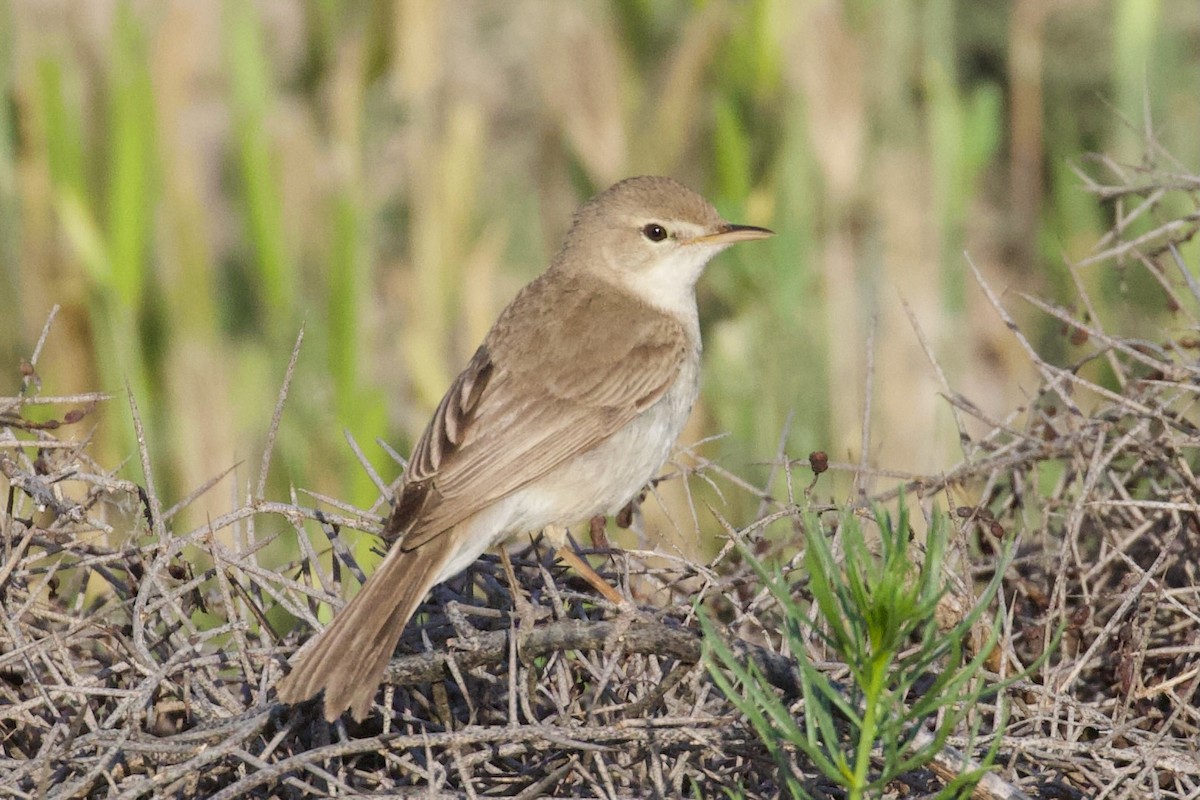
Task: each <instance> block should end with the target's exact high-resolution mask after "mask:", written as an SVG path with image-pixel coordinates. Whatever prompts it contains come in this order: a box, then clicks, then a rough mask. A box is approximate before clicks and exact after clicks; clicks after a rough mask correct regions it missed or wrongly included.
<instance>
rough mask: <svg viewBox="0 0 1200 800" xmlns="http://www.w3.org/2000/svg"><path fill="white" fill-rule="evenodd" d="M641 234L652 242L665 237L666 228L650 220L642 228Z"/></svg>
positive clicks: (659, 240)
mask: <svg viewBox="0 0 1200 800" xmlns="http://www.w3.org/2000/svg"><path fill="white" fill-rule="evenodd" d="M642 235H643V236H645V237H646V238H647V239H649V240H650V241H652V242H661V241H662V240H663V239H665V238H667V229H666V228H664V227H663V226H662V225H659V224H658V223H657V222H651V223H650V224H649V225H647V226H646V227H644V228H642Z"/></svg>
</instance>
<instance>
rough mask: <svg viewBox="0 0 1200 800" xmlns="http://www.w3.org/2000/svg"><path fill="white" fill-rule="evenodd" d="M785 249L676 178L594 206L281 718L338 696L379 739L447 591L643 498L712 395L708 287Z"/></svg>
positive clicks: (409, 491)
mask: <svg viewBox="0 0 1200 800" xmlns="http://www.w3.org/2000/svg"><path fill="white" fill-rule="evenodd" d="M772 235H773V232H772V231H770V230H768V229H766V228H760V227H756V226H752V225H735V224H732V223H729V222H726V221H725V220H724V219H723V218H722V217H721V215H720V214H719V213H718V212H717V210H716V209H715V208H714V207H713V205H712V204H711V203H709V202H708V201H707V200H706V199H704V197H703V196H701V195H700V194H698V193H696V192H695V191H693V190H691V189H689V188H688V187H686V186H685V185H683V184H682V183H680V182H678V181H676V180H674V179H672V178H667V177H657V176H639V177H633V178H627V179H625V180H622V181H620V182H619V183H616V184H614V185H613V186H611V187H610V188H608V189H606V190H605V191H603V192H600V193H599V194H597V195H596V196H594V197H593V198H592V199H591V200H589V201H588V202H586V203H585V204H584V205H582V206H581V207H580V208H579V210H578V211H577V212H576V213H575V215H574V218H573V220H572V223H571V226H570V228H569V230H568V232H567V234H566V236H565V238H564V239H563V243H562V246H561V248H560V249H559V251H558V253H557V254H556V255H555V256H554V258H553V259H552V260H551V262H550V265H549V267H548V268H547V269H546V270H545V271H544V272H543V273H541V275H539V276H538V277H537V278H535V279H534V280H533V281H532V282H530V283H529V284H527V285H526V286H525V287H524V288H523V289H521V290H520V292H519V293H518V294H517V295H516V297H515V298H514V299H513V301H512V302H511V303H510V304H509V305H508V306H507V307H506V308H505V309H504V311H503V312H501V314H500V316H499V318H498V319H497V320H496V322H495V324H494V325H493V326H492V328H491V330H490V331H489V332H488V334H487V336H486V337H485V339H484V341H483V343H482V344H481V345H480V347H479V349H478V350H477V351H476V352H475V354H474V356H473V357H472V358H471V360H470V362H469V363H468V364H467V366H466V368H465V369H463V371H462V373H461V374H459V375H458V377H457V378H456V379H455V380H454V382H453V383H452V384H451V386H450V388H449V390H448V391H447V392H446V394H445V396H444V397H443V398H442V400H441V402H440V403H439V404H438V406H437V409H436V411H435V412H434V414H433V418H432V419H431V420H430V422H429V424H428V426H427V427H426V429H425V431H424V433H423V434H422V435H421V438H420V439H419V440H418V441H417V444H416V446H415V447H414V449H413V451H412V453H411V457H410V459H409V462H408V465H407V469H406V471H405V474H404V477H403V481H402V483H401V484H400V486H399V488H398V489H397V490H396V497H395V502H394V505H393V508H392V511H391V513H390V515H389V516H388V518H387V520H386V521H385V523H384V527H383V535H384V539H385V540H386V541H392V542H393V544H392V545H391V547H390V548H389V549H388V551H387V553H386V555H385V556H384V558H383V560H382V561H381V562H380V564H379V566H378V568H377V569H376V570H375V572H374V573H373V574H371V576H370V577H369V578H368V579H367V581H366V582H365V583H364V584H363V586H362V588H361V589H360V590H359V592H358V593H357V594H356V595H355V596H354V597H353V598H352V599H351V600H350V602H349V603H348V604H347V605H346V606H345V607H344V608H342V610H341V611H340V612H339V613H337V614H335V616H334V617H333V619H332V621H331V622H330V623H329V625H328V626H326V627H325V629H324V630H323V631H322V632H321V633H319V634H318V636H317V638H316V640H315V642H312V643H310V644H309V646H306V647H303V648H301V650H300V651H298V652H297V654H296V655H295V657H294V658H293V662H294V663H293V666H292V669H291V671H290V672H289V673H288V674H287V675H286V676H285V677H284V678H283V679H282V680H281V681H280V682H279V684H278V686H277V697H278V698H279V700H280V701H282V702H283V703H286V704H296V703H300V702H303V701H305V700H308V699H310V698H312V697H314V696H316V695H317V694H319V693H320V692H322V691H324V709H323V710H324V716H325V718H326V719H327V720H328V721H330V722H333V721H335V720H336V719H337V718H338V717H340V715H341V714H342V713H344V712H345V711H346V710H347V709H349V710H350V711H351V713H352V715H353V717H354V719H355V720H358V721H361V720H362V719H363V718H364V717H365V716H366V714H367V713H368V712H369V710H370V707H371V703H372V701H373V699H374V697H375V693H376V690H377V689H378V688H379V685H380V683H381V682H382V680H383V675H384V672H385V671H386V668H387V663H388V660H389V659H390V658H391V655H392V652H393V650H394V649H395V647H396V645H397V643H398V642H399V640H400V636H401V634H402V633H403V631H404V628H405V626H406V625H407V624H408V622H409V620H410V618H411V617H412V615H413V613H414V612H415V611H416V608H417V606H418V605H419V604H420V603H421V601H422V600H423V598H424V597H425V595H426V594H427V593H428V592H429V590H430V589H431V588H433V587H434V586H436V585H437V584H439V583H441V582H442V581H445V580H448V579H449V578H451V577H453V576H454V575H456V574H457V573H459V572H461V571H462V570H463V569H465V568H466V567H467V566H468V565H470V564H471V563H472V562H473V561H475V560H476V559H477V558H478V557H479V556H480V555H482V554H483V553H484V551H486V550H488V549H489V548H491V547H493V546H495V545H498V544H500V543H502V542H503V541H504V540H505V539H507V538H510V537H511V536H514V535H520V534H521V533H527V532H536V531H540V530H544V529H546V530H557V531H560V532H561V531H562V530H564V526H567V525H569V524H571V523H574V522H579V521H582V520H586V519H590V518H592V517H594V516H596V515H601V514H603V515H608V514H614V513H616V512H617V511H618V510H620V509H621V508H623V507H624V506H625V505H626V504H628V503H629V501H630V500H632V499H633V498H634V497H636V496H637V495H638V494H639V493H640V492H641V491H642V490H643V489H644V488H645V486H646V484H647V483H648V482H649V481H650V480H651V479H652V478H653V477H655V475H656V474H657V473H658V471H659V470H660V469H661V468H662V466H663V464H664V463H665V462H666V460H667V458H668V456H669V455H670V453H671V449H672V447H673V446H674V444H675V441H676V439H677V438H678V436H679V435H680V433H681V432H682V430H683V427H684V424H685V423H686V422H687V419H688V416H689V415H690V413H691V410H692V406H693V404H694V403H695V401H696V397H697V395H698V392H699V385H700V356H701V340H700V320H699V315H698V313H697V307H696V291H695V287H696V283H697V281H698V280H699V278H700V277H701V275H702V273H703V272H704V269H705V267H706V265H707V264H708V262H709V261H710V260H711V259H712V258H713V256H715V255H717V253H719V252H721V251H722V250H724V249H725V248H727V247H729V246H730V245H732V244H735V243H737V242H744V241H750V240H755V239H763V238H766V237H769V236H772ZM566 551H569V548H560V555H566V554H567V552H566ZM564 560H565V559H564ZM572 563H573V564H575V565H576V566H577V569H578V568H579V566H578V565H580V564H582V566H583V568H585V569H586V570H587V571H591V570H590V568H588V567H587V566H586V562H582V560H581V559H579V558H578V557H577V556H576V557H575V558H574V559H573V560H572ZM592 574H593V575H594V574H595V573H594V572H593V573H592ZM601 580H602V579H601ZM605 585H607V584H605ZM609 589H610V591H612V590H611V587H609ZM616 596H617V597H618V598H619V597H620V596H619V595H616Z"/></svg>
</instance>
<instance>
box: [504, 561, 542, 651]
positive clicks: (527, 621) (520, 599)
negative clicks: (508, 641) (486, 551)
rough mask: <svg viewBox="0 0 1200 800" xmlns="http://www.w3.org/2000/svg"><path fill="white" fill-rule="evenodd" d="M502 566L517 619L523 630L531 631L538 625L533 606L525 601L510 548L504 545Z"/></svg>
mask: <svg viewBox="0 0 1200 800" xmlns="http://www.w3.org/2000/svg"><path fill="white" fill-rule="evenodd" d="M500 564H501V566H503V567H504V577H505V578H506V579H507V580H508V590H509V593H510V594H511V595H512V599H513V610H514V611H515V612H516V614H517V619H519V620H521V629H522V630H526V631H531V630H533V626H534V624H535V623H536V619H535V615H534V613H533V605H531V604H530V602H529V601H528V600H527V599H525V592H524V591H523V590H522V589H521V585H520V584H519V583H517V573H516V571H515V570H514V569H513V565H512V560H511V559H509V557H508V548H506V547H504V546H503V545H501V546H500Z"/></svg>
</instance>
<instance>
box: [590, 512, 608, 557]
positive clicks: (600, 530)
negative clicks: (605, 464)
mask: <svg viewBox="0 0 1200 800" xmlns="http://www.w3.org/2000/svg"><path fill="white" fill-rule="evenodd" d="M604 523H605V519H604V515H603V514H597V515H596V516H594V517H592V518H591V519H590V520H589V521H588V534H589V535H590V536H591V537H592V547H594V548H596V549H597V550H608V549H609V548H610V547H612V544H611V543H609V541H608V534H607V533H605V531H604Z"/></svg>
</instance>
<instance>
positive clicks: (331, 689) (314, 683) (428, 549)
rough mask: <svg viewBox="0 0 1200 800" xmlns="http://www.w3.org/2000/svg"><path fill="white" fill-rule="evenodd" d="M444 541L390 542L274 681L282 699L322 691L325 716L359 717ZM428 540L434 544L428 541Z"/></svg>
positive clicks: (436, 567)
mask: <svg viewBox="0 0 1200 800" xmlns="http://www.w3.org/2000/svg"><path fill="white" fill-rule="evenodd" d="M443 544H444V543H443V542H430V543H428V544H426V546H424V547H417V548H415V549H413V550H409V551H407V552H406V551H404V550H401V549H400V548H399V547H392V549H391V550H390V551H389V552H388V554H387V556H386V557H385V558H384V559H383V562H382V563H381V564H380V565H379V568H378V569H377V570H375V572H374V574H372V575H371V577H370V578H368V579H367V582H366V583H365V584H364V585H363V588H362V590H361V591H360V592H359V593H358V594H357V595H355V596H354V599H353V600H351V601H350V603H349V604H348V605H347V606H346V607H345V608H344V609H342V611H341V613H340V614H338V615H337V616H336V617H334V618H333V621H332V622H330V623H329V625H328V627H326V628H325V630H324V631H323V632H322V633H321V635H320V636H319V637H318V638H317V641H316V643H315V644H313V645H312V646H311V647H310V648H308V649H307V650H305V651H304V652H303V653H302V654H301V656H300V658H299V660H298V661H297V663H296V664H295V665H294V666H293V668H292V671H291V672H290V673H288V675H287V676H286V677H284V679H283V680H282V681H280V682H279V684H278V686H277V692H278V695H279V699H280V700H281V701H283V702H284V703H289V704H290V703H299V702H301V701H303V700H307V699H308V698H310V697H312V696H313V695H315V694H316V693H317V692H319V691H321V690H322V689H324V690H325V719H327V720H329V721H330V722H332V721H333V720H335V719H337V718H338V716H340V715H341V713H342V712H343V711H345V710H346V709H347V708H350V709H351V711H352V713H353V714H354V718H355V719H356V720H361V719H362V718H363V717H365V716H366V715H367V711H368V710H370V708H371V700H372V699H374V697H375V690H376V689H378V688H379V684H380V682H381V681H382V680H383V673H384V670H385V669H386V668H387V663H388V659H390V658H391V656H392V651H393V650H395V649H396V643H397V642H399V641H400V634H401V633H403V631H404V626H405V625H407V624H408V621H409V619H410V618H411V617H412V615H413V612H414V611H416V610H417V605H418V604H419V603H420V602H421V600H422V599H423V598H424V597H425V593H426V592H428V591H429V590H430V589H431V588H433V585H434V583H435V582H436V580H437V577H438V574H439V573H440V572H441V570H442V567H443V566H444V565H445V564H446V561H447V559H448V557H449V554H450V548H448V547H444V546H437V545H443ZM431 545H433V546H431Z"/></svg>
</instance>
